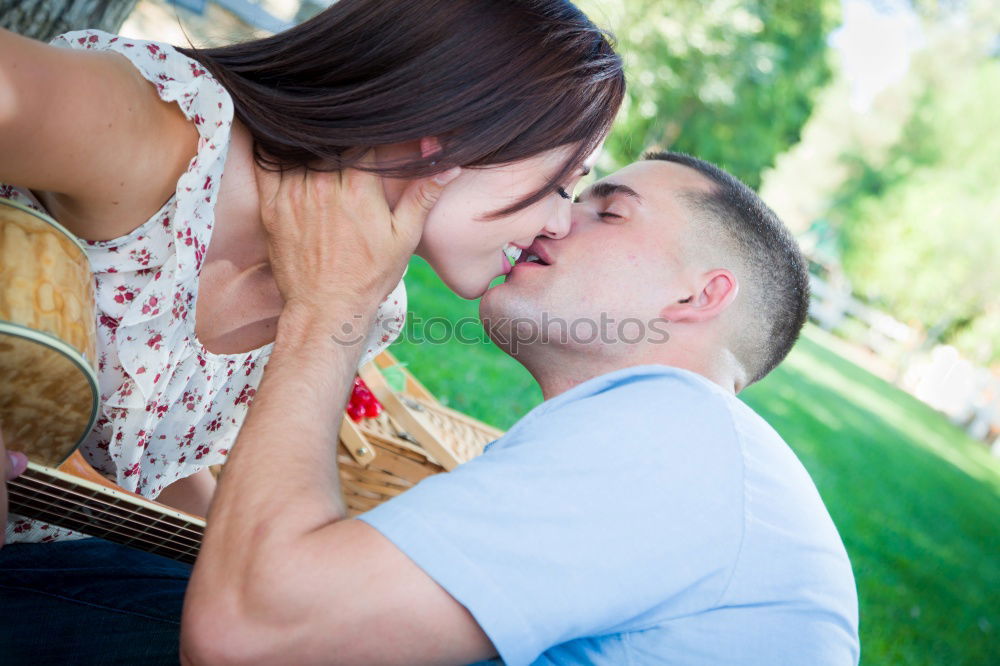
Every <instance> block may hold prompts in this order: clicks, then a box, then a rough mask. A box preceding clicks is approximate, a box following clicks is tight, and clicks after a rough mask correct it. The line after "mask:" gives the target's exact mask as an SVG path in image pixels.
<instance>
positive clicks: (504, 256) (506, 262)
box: [500, 250, 513, 275]
mask: <svg viewBox="0 0 1000 666" xmlns="http://www.w3.org/2000/svg"><path fill="white" fill-rule="evenodd" d="M500 260H501V261H502V262H503V269H502V270H503V273H501V275H507V273H510V269H512V268H513V266H511V265H510V259H508V258H507V254H506V253H504V252H503V251H502V250H501V251H500Z"/></svg>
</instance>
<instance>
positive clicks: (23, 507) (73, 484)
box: [7, 463, 205, 564]
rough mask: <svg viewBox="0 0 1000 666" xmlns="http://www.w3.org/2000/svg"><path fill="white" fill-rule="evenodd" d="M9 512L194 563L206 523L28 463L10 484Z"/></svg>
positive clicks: (49, 468)
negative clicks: (23, 470) (25, 468)
mask: <svg viewBox="0 0 1000 666" xmlns="http://www.w3.org/2000/svg"><path fill="white" fill-rule="evenodd" d="M7 488H8V494H9V497H10V510H11V512H12V513H17V514H20V515H22V516H25V517H27V518H34V519H36V520H41V521H44V522H45V523H48V524H50V525H55V526H57V527H64V528H67V529H71V530H76V531H78V532H82V533H84V534H87V535H89V536H95V537H100V538H102V539H107V540H108V541H113V542H114V543H118V544H122V545H124V546H130V547H132V548H138V549H140V550H144V551H146V552H149V553H156V554H157V555H163V556H164V557H169V558H171V559H174V560H178V561H180V562H186V563H189V564H190V563H194V560H195V557H196V556H197V555H198V549H199V548H200V547H201V540H202V537H203V535H204V531H205V522H204V521H203V520H199V519H197V518H194V517H193V516H188V515H186V514H182V513H179V512H176V511H172V510H171V509H170V508H168V507H165V506H163V505H159V504H155V503H153V502H149V501H143V500H141V499H139V498H135V497H131V496H129V495H126V494H124V493H121V492H118V491H115V490H113V489H111V488H105V487H103V486H100V485H97V484H95V483H91V482H89V481H86V480H83V479H79V478H77V477H75V476H71V475H69V474H64V473H62V472H60V471H58V470H55V469H52V468H51V467H44V466H42V465H36V464H34V463H29V464H28V469H27V470H25V472H24V474H22V475H21V476H19V477H18V478H16V479H14V480H13V481H10V482H8V484H7Z"/></svg>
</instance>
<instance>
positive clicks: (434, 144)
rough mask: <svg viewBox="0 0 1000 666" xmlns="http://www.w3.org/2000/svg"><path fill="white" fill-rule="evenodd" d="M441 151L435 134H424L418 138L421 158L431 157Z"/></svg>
mask: <svg viewBox="0 0 1000 666" xmlns="http://www.w3.org/2000/svg"><path fill="white" fill-rule="evenodd" d="M440 152H441V142H440V141H439V140H438V138H437V137H436V136H425V137H424V138H422V139H420V156H421V157H423V158H425V159H426V158H428V157H432V156H434V155H437V154H438V153H440Z"/></svg>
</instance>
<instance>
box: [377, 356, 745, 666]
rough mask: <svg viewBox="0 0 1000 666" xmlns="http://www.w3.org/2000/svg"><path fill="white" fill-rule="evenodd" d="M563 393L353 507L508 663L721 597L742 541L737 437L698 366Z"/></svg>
mask: <svg viewBox="0 0 1000 666" xmlns="http://www.w3.org/2000/svg"><path fill="white" fill-rule="evenodd" d="M558 401H559V398H556V399H555V400H553V401H552V402H553V403H554V404H552V405H551V408H550V405H549V404H548V403H546V404H545V405H542V406H541V407H540V408H539V409H537V410H535V412H533V413H532V414H530V415H529V416H528V417H527V418H526V419H524V420H523V421H522V422H521V423H519V424H518V425H516V426H515V427H514V428H513V429H512V430H511V431H510V432H509V433H508V434H507V435H506V436H505V437H504V438H502V439H501V440H498V441H497V442H494V443H493V444H491V445H490V446H489V447H488V448H487V450H486V451H485V452H484V453H483V455H482V456H480V457H478V458H476V459H474V460H472V461H470V462H468V463H466V464H464V465H461V466H460V467H458V468H457V469H455V470H454V471H452V472H450V473H448V474H440V475H436V476H433V477H430V478H427V479H425V480H424V481H422V482H421V483H419V484H418V485H417V486H415V487H414V488H412V489H411V490H409V491H407V492H406V493H404V494H402V495H400V496H398V497H396V498H393V499H392V500H389V501H388V502H385V503H384V504H382V505H380V506H378V507H376V508H375V509H372V510H371V511H368V512H366V513H364V514H362V515H360V516H358V519H359V520H363V521H364V522H366V523H368V524H369V525H371V526H373V527H374V528H376V529H377V530H379V532H381V533H382V534H383V535H384V536H385V537H386V538H388V539H389V540H390V541H392V542H393V543H394V544H395V545H396V546H397V547H398V548H400V549H401V550H402V551H403V552H404V553H405V554H406V555H407V556H408V557H410V559H412V560H413V561H414V562H415V563H416V564H417V565H418V566H420V567H421V568H422V569H423V570H424V571H425V572H426V573H427V574H428V575H429V576H431V577H432V578H433V579H434V580H435V581H436V582H437V583H438V584H440V585H441V586H442V587H443V588H444V589H446V590H447V591H448V592H449V593H450V594H451V595H452V596H453V597H454V598H455V599H456V600H457V601H459V602H460V603H461V604H463V605H464V606H465V607H466V608H468V609H469V611H470V612H471V613H472V615H473V617H475V619H476V621H477V622H478V623H479V625H480V626H481V627H482V629H483V630H484V631H485V632H486V634H487V635H488V636H489V637H490V639H491V640H492V641H493V644H494V646H495V647H496V648H497V651H498V652H499V654H500V656H501V657H502V658H503V660H504V661H505V662H506V663H507V664H528V663H531V662H532V661H534V660H535V659H536V658H537V657H538V655H540V654H541V653H542V652H544V651H545V650H547V649H548V648H549V647H552V646H555V645H558V644H561V643H564V642H566V641H569V640H572V639H574V638H579V637H583V636H597V635H602V634H607V633H617V632H621V631H630V630H641V629H645V628H649V627H651V626H655V624H657V623H658V622H659V621H662V620H665V619H667V618H669V617H676V616H678V615H683V614H685V613H692V612H696V611H698V610H701V609H703V608H705V607H706V606H710V605H711V604H712V603H714V602H715V601H717V600H718V599H719V597H720V596H721V595H722V593H723V591H724V590H725V586H726V584H727V582H728V579H729V577H730V576H731V574H732V567H733V565H734V562H735V560H736V556H737V553H738V551H739V546H740V541H741V539H742V529H743V519H742V516H743V497H742V493H740V492H738V490H737V489H739V488H742V474H743V472H742V462H741V461H742V458H741V456H740V452H739V448H738V442H737V440H736V437H735V433H734V430H733V426H732V420H731V417H730V416H729V412H728V409H727V406H726V404H725V403H724V401H723V399H722V397H721V396H719V395H717V394H715V393H714V392H712V391H711V390H710V389H709V388H707V387H706V386H705V385H704V384H703V383H702V380H700V379H695V378H693V377H688V376H685V375H678V374H670V373H666V372H647V373H644V374H637V375H632V376H627V377H625V378H624V379H620V380H619V381H618V382H616V383H615V384H614V385H613V386H608V387H606V388H605V389H604V390H600V391H598V392H596V393H590V394H585V395H582V396H578V397H576V398H574V399H572V400H568V401H562V402H558Z"/></svg>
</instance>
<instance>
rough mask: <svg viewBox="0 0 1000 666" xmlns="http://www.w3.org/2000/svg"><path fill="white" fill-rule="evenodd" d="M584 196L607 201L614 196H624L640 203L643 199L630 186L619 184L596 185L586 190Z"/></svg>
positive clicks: (603, 183) (578, 199)
mask: <svg viewBox="0 0 1000 666" xmlns="http://www.w3.org/2000/svg"><path fill="white" fill-rule="evenodd" d="M583 194H584V195H585V196H587V197H596V198H598V199H607V198H608V197H610V196H611V195H613V194H624V195H625V196H627V197H632V198H634V199H635V200H636V201H638V202H639V203H642V197H640V196H639V193H638V192H636V191H635V190H633V189H632V188H631V187H629V186H628V185H620V184H619V183H608V182H601V183H594V184H593V185H591V186H590V187H589V188H587V189H586V190H584V192H583ZM580 198H581V197H577V198H576V200H577V201H580Z"/></svg>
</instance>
